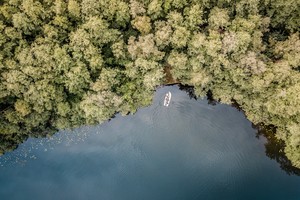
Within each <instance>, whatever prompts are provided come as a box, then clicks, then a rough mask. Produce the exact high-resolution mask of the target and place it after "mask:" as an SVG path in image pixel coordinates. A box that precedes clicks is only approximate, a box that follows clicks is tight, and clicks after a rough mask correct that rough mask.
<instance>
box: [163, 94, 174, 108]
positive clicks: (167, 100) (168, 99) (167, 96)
mask: <svg viewBox="0 0 300 200" xmlns="http://www.w3.org/2000/svg"><path fill="white" fill-rule="evenodd" d="M171 98H172V94H171V92H170V91H169V92H167V93H166V95H165V99H164V106H166V107H168V106H169V105H170V102H171Z"/></svg>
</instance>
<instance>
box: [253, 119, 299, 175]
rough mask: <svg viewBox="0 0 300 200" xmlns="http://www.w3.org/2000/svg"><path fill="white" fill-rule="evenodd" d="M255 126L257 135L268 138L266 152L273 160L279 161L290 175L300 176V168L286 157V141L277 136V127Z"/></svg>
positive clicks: (281, 166)
mask: <svg viewBox="0 0 300 200" xmlns="http://www.w3.org/2000/svg"><path fill="white" fill-rule="evenodd" d="M253 128H255V129H256V130H257V133H256V137H257V138H259V137H261V136H263V137H265V138H267V142H266V143H265V153H266V155H267V156H268V157H269V158H271V159H272V160H276V162H278V163H279V165H280V168H281V169H282V170H284V171H285V172H286V173H287V174H289V175H297V176H300V169H298V168H296V167H294V166H292V163H291V161H290V160H289V159H288V158H287V157H286V155H285V153H284V148H285V143H284V141H282V140H279V139H277V138H276V137H275V133H276V127H274V126H265V125H263V124H259V125H253Z"/></svg>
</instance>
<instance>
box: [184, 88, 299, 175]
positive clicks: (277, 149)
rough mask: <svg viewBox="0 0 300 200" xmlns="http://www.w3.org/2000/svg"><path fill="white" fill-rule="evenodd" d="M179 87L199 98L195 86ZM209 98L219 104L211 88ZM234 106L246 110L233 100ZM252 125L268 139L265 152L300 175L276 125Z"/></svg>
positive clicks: (289, 172) (258, 135)
mask: <svg viewBox="0 0 300 200" xmlns="http://www.w3.org/2000/svg"><path fill="white" fill-rule="evenodd" d="M179 89H180V90H182V91H185V92H186V93H187V94H188V96H189V97H190V98H191V99H195V100H197V96H196V95H195V92H194V87H192V86H186V85H179ZM207 100H208V104H210V105H217V103H218V101H217V100H215V99H214V98H213V94H212V92H211V91H210V90H209V91H208V92H207ZM232 102H233V103H232V105H231V106H232V107H234V108H236V109H238V110H239V111H240V112H244V111H243V110H242V108H241V107H240V106H239V104H238V103H237V102H236V101H234V100H232ZM252 127H253V128H254V129H256V130H257V132H256V137H257V138H258V139H259V138H260V137H265V138H266V139H267V141H266V143H265V153H266V156H268V157H269V158H270V159H272V160H275V161H276V162H277V163H279V165H280V168H281V169H282V170H284V171H285V172H286V173H287V174H288V175H297V176H300V169H299V168H297V167H294V166H293V165H292V163H291V161H290V160H289V159H288V158H287V156H286V155H285V153H284V148H285V143H284V141H283V140H279V139H277V138H276V136H275V135H276V127H274V126H266V125H264V124H257V125H255V124H252Z"/></svg>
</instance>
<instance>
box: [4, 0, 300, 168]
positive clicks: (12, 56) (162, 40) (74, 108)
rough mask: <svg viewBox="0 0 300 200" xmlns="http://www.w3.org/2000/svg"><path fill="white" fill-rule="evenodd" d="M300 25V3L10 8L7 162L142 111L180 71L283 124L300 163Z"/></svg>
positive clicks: (18, 2)
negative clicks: (32, 145) (16, 153)
mask: <svg viewBox="0 0 300 200" xmlns="http://www.w3.org/2000/svg"><path fill="white" fill-rule="evenodd" d="M299 20H300V5H299V1H295V0H239V1H231V0H218V1H211V0H203V1H198V0H165V1H163V0H69V1H64V0H53V1H51V0H2V1H1V3H0V139H1V140H3V142H2V143H1V144H0V154H2V153H4V152H5V151H6V150H11V149H13V148H14V147H16V145H17V144H18V143H20V142H22V141H23V140H24V139H26V138H27V137H29V136H39V135H43V136H44V135H47V134H52V133H53V132H55V130H56V129H63V128H72V127H76V126H80V125H82V124H94V123H99V122H103V121H105V120H107V119H109V118H110V117H112V116H113V115H114V114H115V113H116V112H120V113H122V114H128V113H134V112H135V111H136V110H137V109H138V108H139V107H141V106H146V105H149V104H150V103H151V101H152V95H153V92H154V90H155V88H156V87H157V86H158V85H161V84H163V83H164V78H165V74H164V73H165V72H169V71H170V72H171V75H172V76H173V77H172V78H173V79H174V80H175V81H179V82H181V83H183V84H188V85H192V86H194V88H195V93H196V94H197V95H200V96H204V95H206V94H207V92H208V91H211V92H212V94H213V97H214V98H215V99H216V100H219V101H221V102H222V103H232V100H234V101H235V102H237V103H238V104H239V105H240V106H241V108H242V109H243V110H244V111H245V114H246V115H247V117H248V119H249V120H251V121H252V122H253V123H255V124H257V123H261V122H262V123H264V124H266V125H271V124H272V125H274V126H276V127H277V134H276V135H277V137H278V138H280V139H282V140H283V141H284V142H285V144H286V147H285V153H286V155H287V156H288V158H289V159H290V160H291V161H292V163H293V165H295V166H297V167H300V136H299V132H300V128H299V124H300V112H299V111H300V103H299V102H300V96H299V94H300V72H299V71H300V67H299V66H300V39H299V24H300V21H299ZM168 75H170V74H168Z"/></svg>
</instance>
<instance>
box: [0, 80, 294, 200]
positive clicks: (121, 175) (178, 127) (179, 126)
mask: <svg viewBox="0 0 300 200" xmlns="http://www.w3.org/2000/svg"><path fill="white" fill-rule="evenodd" d="M168 91H170V92H171V93H172V99H171V102H170V105H169V106H168V107H164V106H163V99H164V96H165V94H166V92H168ZM256 132H257V131H256V130H255V129H254V128H252V124H251V122H249V121H248V120H247V119H246V118H245V116H244V114H243V113H242V112H240V111H238V110H237V109H235V108H233V107H231V106H228V105H224V104H217V105H211V104H209V103H208V101H207V100H206V99H203V100H195V99H191V98H190V97H189V96H188V95H187V93H186V92H185V91H181V90H179V88H178V86H166V87H163V88H160V89H158V90H157V92H156V93H155V96H154V100H153V104H152V105H151V106H149V107H146V108H141V109H140V110H138V112H137V113H135V114H134V115H128V116H125V117H122V116H120V115H116V117H115V118H113V119H112V120H110V121H108V122H105V123H103V124H101V125H97V126H84V127H81V128H78V129H75V130H72V131H71V130H69V131H68V130H65V131H60V132H58V133H57V134H55V135H54V136H52V137H51V138H38V139H37V138H31V139H28V140H27V141H26V142H24V143H23V144H21V145H19V147H18V149H16V150H15V151H13V152H9V153H6V154H5V155H3V156H1V157H0V199H3V200H4V199H5V200H10V199H12V200H14V199H18V200H19V199H22V200H27V199H30V200H32V199H43V200H48V199H49V200H50V199H51V200H53V199H55V200H60V199H72V200H77V199H78V200H79V199H101V200H177V199H178V200H200V199H203V200H215V199H216V200H220V199H225V200H226V199H228V200H231V199H232V200H235V199H237V200H239V199H241V200H248V199H249V200H253V199H255V200H259V199H262V200H266V199H272V200H277V199H278V200H282V199H285V200H299V199H300V176H296V175H288V174H287V173H286V172H285V171H283V170H281V168H280V166H279V164H278V163H277V162H276V161H274V160H271V159H270V158H269V157H267V156H266V154H265V147H264V144H265V143H266V139H265V138H264V137H260V138H259V139H258V138H257V137H256Z"/></svg>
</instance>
